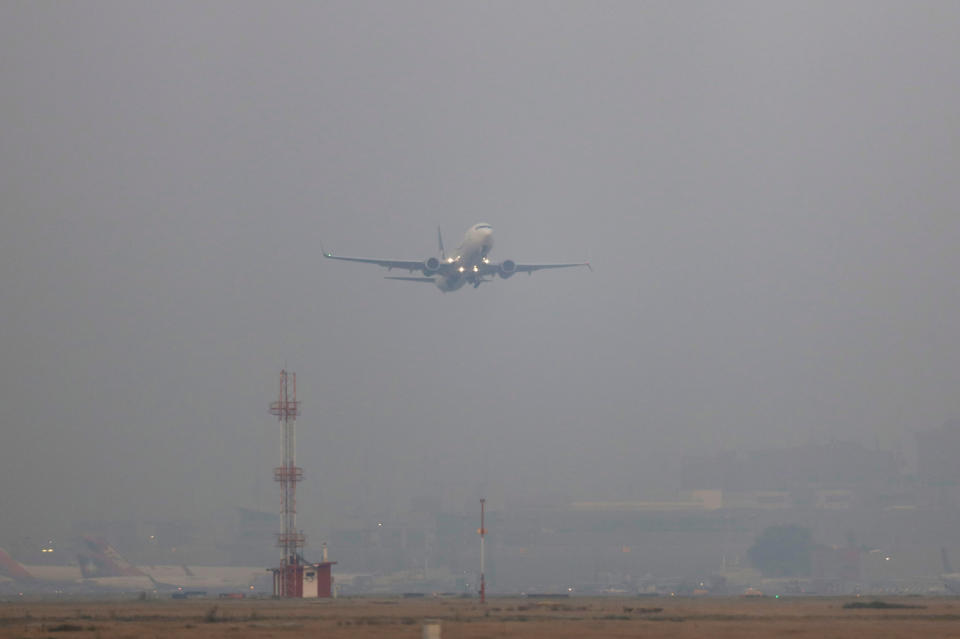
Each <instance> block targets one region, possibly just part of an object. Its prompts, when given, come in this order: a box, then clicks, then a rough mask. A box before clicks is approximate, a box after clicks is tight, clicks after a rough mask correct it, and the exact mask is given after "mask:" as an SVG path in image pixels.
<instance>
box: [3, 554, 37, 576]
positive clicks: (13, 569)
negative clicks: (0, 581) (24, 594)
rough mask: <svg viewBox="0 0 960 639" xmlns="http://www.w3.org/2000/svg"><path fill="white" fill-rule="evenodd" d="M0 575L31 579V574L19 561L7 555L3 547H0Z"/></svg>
mask: <svg viewBox="0 0 960 639" xmlns="http://www.w3.org/2000/svg"><path fill="white" fill-rule="evenodd" d="M0 575H4V576H6V577H10V578H11V579H14V580H18V581H25V580H30V579H33V575H31V574H30V573H29V572H28V571H27V569H26V568H24V567H23V566H22V565H21V564H20V562H19V561H17V560H16V559H14V558H13V557H11V556H10V555H8V554H7V551H6V550H4V549H3V548H0Z"/></svg>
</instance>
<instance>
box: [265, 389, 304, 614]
mask: <svg viewBox="0 0 960 639" xmlns="http://www.w3.org/2000/svg"><path fill="white" fill-rule="evenodd" d="M270 414H271V415H276V417H277V419H278V420H279V421H280V423H281V424H282V425H283V465H282V466H280V467H279V468H275V469H274V470H273V478H274V480H276V481H278V482H280V491H281V492H282V494H283V501H282V502H281V511H280V516H281V519H282V528H281V532H280V534H278V535H277V546H279V547H280V548H281V549H282V550H283V559H282V560H281V562H280V568H279V569H275V570H274V584H273V586H274V587H273V594H274V595H275V596H278V597H301V596H302V595H303V593H302V589H303V583H302V573H303V557H302V554H301V549H302V548H303V545H304V542H305V541H306V538H305V537H304V536H303V534H302V533H300V532H299V531H297V502H296V494H297V482H298V481H301V480H302V479H303V469H302V468H298V467H297V465H296V447H297V438H296V424H297V415H299V414H300V402H298V401H297V374H296V373H287V371H285V370H284V371H280V396H279V397H278V398H277V401H275V402H273V403H272V404H270Z"/></svg>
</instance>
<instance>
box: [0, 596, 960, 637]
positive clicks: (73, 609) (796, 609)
mask: <svg viewBox="0 0 960 639" xmlns="http://www.w3.org/2000/svg"><path fill="white" fill-rule="evenodd" d="M872 601H874V599H872V598H864V599H856V600H854V599H849V598H795V599H791V598H787V599H771V598H759V599H742V598H703V599H680V598H618V599H612V598H599V597H598V598H572V599H563V600H545V601H538V600H535V599H523V598H490V599H489V600H488V602H487V604H486V605H485V606H482V605H480V603H479V602H478V601H476V600H464V599H449V600H447V599H439V600H438V599H389V598H383V599H375V598H357V599H337V600H320V601H302V600H301V601H272V600H238V601H219V600H209V599H205V600H188V601H173V600H156V601H117V602H86V601H81V602H64V601H57V602H38V603H25V602H18V603H4V604H0V637H30V638H33V637H53V638H55V639H69V638H71V637H76V638H77V639H83V638H86V637H97V638H103V639H123V638H134V637H197V638H199V637H224V638H230V639H241V638H246V637H278V638H284V637H290V638H293V637H301V636H312V637H325V638H327V637H344V638H347V637H350V638H353V639H358V638H364V637H401V638H402V637H409V638H411V639H419V638H420V637H421V632H422V627H423V623H424V621H425V620H428V619H429V620H437V621H439V623H440V624H441V631H442V636H443V637H444V638H445V639H459V638H464V639H466V638H470V639H493V638H495V637H532V638H536V637H543V638H549V639H561V638H564V637H577V638H581V637H633V638H635V637H691V638H692V637H712V638H717V637H730V638H734V637H737V638H749V637H780V636H789V637H817V638H840V637H858V638H859V637H871V638H874V639H875V638H884V637H924V639H934V638H937V637H960V599H952V598H930V599H926V598H923V599H921V598H902V599H898V598H883V600H882V601H883V603H884V604H891V605H892V606H894V607H874V606H867V607H857V608H851V607H850V606H849V604H851V603H855V604H864V603H869V602H872ZM845 605H846V606H847V607H845ZM901 605H902V606H904V607H899V606H901Z"/></svg>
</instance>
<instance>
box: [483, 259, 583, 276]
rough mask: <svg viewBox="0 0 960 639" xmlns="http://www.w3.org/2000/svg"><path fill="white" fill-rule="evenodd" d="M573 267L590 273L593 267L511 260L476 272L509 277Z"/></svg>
mask: <svg viewBox="0 0 960 639" xmlns="http://www.w3.org/2000/svg"><path fill="white" fill-rule="evenodd" d="M573 266H586V267H587V268H588V269H590V270H591V271H592V270H593V267H592V266H590V262H563V263H557V264H519V263H517V262H514V261H513V260H504V261H503V262H500V263H499V264H498V263H495V262H490V263H489V264H485V265H483V266H481V268H480V270H479V271H477V273H479V274H480V275H495V274H497V273H500V274H501V275H503V274H506V275H504V276H505V277H509V276H510V275H513V274H514V273H527V274H530V273H533V272H534V271H541V270H543V269H548V268H571V267H573Z"/></svg>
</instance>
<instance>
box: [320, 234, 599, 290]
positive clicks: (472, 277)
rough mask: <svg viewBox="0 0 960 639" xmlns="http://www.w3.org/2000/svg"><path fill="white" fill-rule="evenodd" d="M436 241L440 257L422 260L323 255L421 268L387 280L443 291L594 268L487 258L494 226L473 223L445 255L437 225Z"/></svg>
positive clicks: (333, 258) (332, 257) (393, 267)
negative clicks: (542, 272)
mask: <svg viewBox="0 0 960 639" xmlns="http://www.w3.org/2000/svg"><path fill="white" fill-rule="evenodd" d="M437 242H438V244H439V245H440V256H439V257H428V258H427V259H425V260H422V261H417V260H389V259H379V258H369V257H344V256H342V255H334V254H333V253H330V252H329V251H326V250H324V251H323V256H324V257H326V258H329V259H331V260H345V261H347V262H363V263H366V264H376V265H377V266H383V267H385V268H386V269H387V270H388V271H390V270H393V269H395V268H396V269H404V270H407V271H410V273H411V274H412V273H414V272H415V271H420V273H422V275H421V276H419V277H413V276H411V277H396V276H387V277H385V278H384V279H388V280H403V281H406V282H427V283H430V284H434V285H436V287H437V288H439V289H440V290H441V291H443V292H444V293H448V292H450V291H455V290H457V289H459V288H460V287H462V286H463V285H464V284H471V285H473V288H477V287H478V286H480V284H482V283H483V282H490V281H492V280H493V279H494V278H495V277H496V276H497V275H499V276H500V277H501V278H503V279H507V278H508V277H510V276H512V275H513V274H514V273H527V274H530V273H533V272H534V271H539V270H542V269H548V268H569V267H571V266H586V267H587V268H589V269H590V270H593V269H592V267H591V266H590V263H589V262H569V263H563V264H518V263H517V262H514V261H513V260H504V261H502V262H499V263H497V262H491V261H490V259H489V258H488V257H487V254H488V253H490V249H491V248H493V227H491V226H490V225H489V224H485V223H482V222H481V223H480V224H474V225H473V226H471V227H470V229H469V230H468V231H467V234H466V235H465V236H464V238H463V242H462V243H461V244H460V246H459V247H457V249H456V250H455V251H453V254H452V255H450V256H447V254H446V252H445V251H444V249H443V235H442V234H441V233H440V229H439V228H437Z"/></svg>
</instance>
